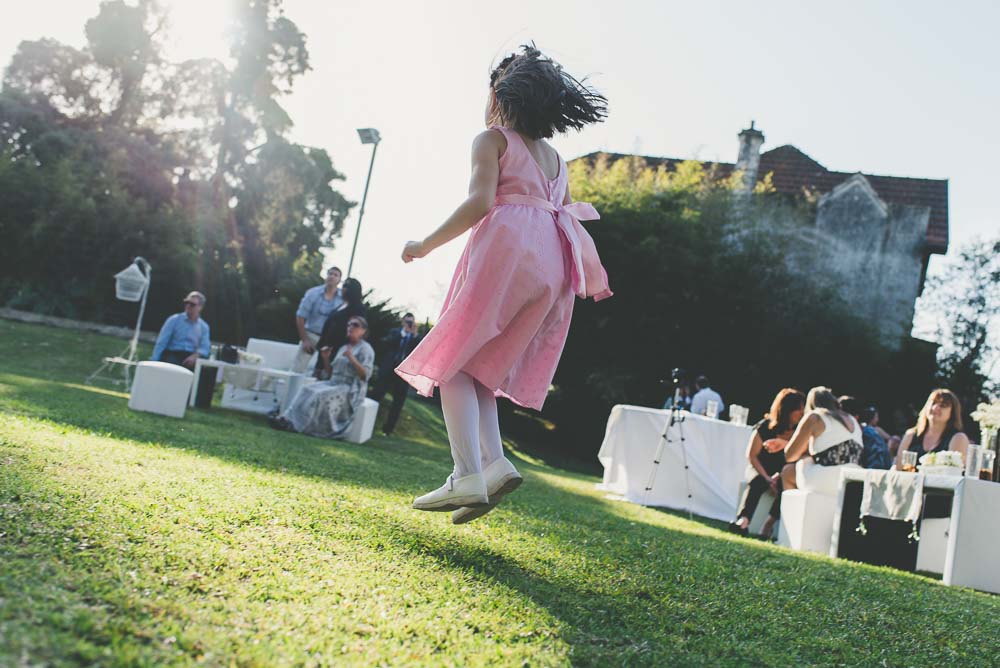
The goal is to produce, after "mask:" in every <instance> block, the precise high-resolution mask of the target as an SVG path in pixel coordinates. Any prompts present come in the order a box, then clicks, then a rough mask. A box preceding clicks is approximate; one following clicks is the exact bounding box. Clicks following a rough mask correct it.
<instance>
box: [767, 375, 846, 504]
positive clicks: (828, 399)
mask: <svg viewBox="0 0 1000 668" xmlns="http://www.w3.org/2000/svg"><path fill="white" fill-rule="evenodd" d="M863 451H864V445H863V444H862V440H861V425H860V424H858V421H857V420H855V419H854V416H852V415H850V414H849V413H847V412H846V411H844V410H843V409H842V408H841V407H840V402H839V401H837V397H836V396H835V395H834V394H833V391H831V390H830V388H828V387H814V388H812V389H811V390H809V394H808V395H806V414H805V416H804V417H803V418H802V421H801V422H799V426H798V427H796V429H795V433H794V434H793V435H792V440H790V441H789V442H788V445H787V446H786V447H785V460H786V461H787V462H788V463H787V464H785V467H784V468H783V469H782V470H781V484H782V487H783V489H784V490H785V491H788V490H790V489H796V488H799V487H800V488H802V489H808V490H812V491H816V492H821V493H823V494H828V495H830V496H834V495H836V494H837V489H838V487H839V486H840V470H841V469H842V468H843V467H845V466H853V467H858V464H859V462H860V461H861V453H862V452H863Z"/></svg>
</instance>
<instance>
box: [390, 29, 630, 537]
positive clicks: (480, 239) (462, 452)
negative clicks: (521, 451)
mask: <svg viewBox="0 0 1000 668" xmlns="http://www.w3.org/2000/svg"><path fill="white" fill-rule="evenodd" d="M606 116H607V99H606V98H605V97H604V96H603V95H601V94H600V93H598V92H597V91H595V90H594V89H593V88H590V87H589V86H586V85H585V84H583V83H581V82H580V81H577V80H576V79H574V78H573V77H572V76H570V75H569V74H568V73H566V72H565V71H563V69H562V68H561V67H560V66H559V65H558V64H557V63H555V62H553V61H552V60H551V59H550V58H547V57H545V56H544V55H542V53H541V52H539V51H538V50H537V49H536V48H535V47H534V46H533V45H531V46H523V47H522V48H521V52H520V53H516V54H512V55H510V56H508V57H506V58H504V59H503V60H502V61H501V62H500V64H499V65H498V66H497V67H496V69H494V70H493V72H492V73H491V74H490V89H489V102H488V104H487V107H486V125H487V127H488V128H489V129H488V130H486V131H485V132H482V133H480V134H479V135H478V136H477V137H476V138H475V140H474V141H473V143H472V179H471V183H470V186H469V196H468V198H467V199H466V200H465V201H464V202H463V203H462V204H461V205H460V206H459V207H458V208H457V209H456V210H455V212H454V213H453V214H452V215H451V216H450V217H449V218H448V219H447V220H446V221H445V222H444V223H443V224H442V225H441V226H440V227H439V228H438V229H436V230H435V231H434V232H432V233H431V234H430V235H429V236H428V237H427V238H425V239H424V240H423V241H410V242H408V243H407V244H406V246H405V248H404V249H403V253H402V257H403V262H412V261H413V260H414V259H417V258H422V257H424V256H426V255H427V254H428V253H430V252H431V251H433V250H434V249H435V248H437V247H439V246H442V245H443V244H446V243H448V242H449V241H451V240H452V239H454V238H455V237H457V236H459V235H461V234H462V233H463V232H465V231H466V230H468V229H469V228H472V233H471V234H470V236H469V241H468V243H467V244H466V246H465V251H464V253H463V254H462V257H461V259H460V260H459V262H458V267H456V269H455V275H454V277H453V278H452V281H451V287H450V289H449V290H448V296H447V297H446V298H445V302H444V307H443V309H442V311H441V316H440V318H439V319H438V324H437V326H435V327H434V328H433V329H432V330H431V331H430V333H428V335H427V336H426V337H425V338H424V340H423V341H422V342H421V343H420V345H419V346H417V348H416V349H415V350H414V351H413V353H412V354H411V355H410V356H409V357H407V358H406V359H405V360H404V361H403V362H402V364H400V365H399V367H398V368H397V369H396V373H398V374H399V375H400V376H401V377H402V378H403V379H405V380H406V381H407V382H408V383H409V384H410V385H412V386H413V387H414V388H415V389H416V390H417V392H419V393H420V394H422V395H424V396H431V395H432V394H433V392H434V387H435V386H440V388H441V407H442V409H443V412H444V419H445V425H446V426H447V428H448V440H449V441H450V444H451V454H452V458H453V459H454V460H455V466H454V470H453V471H452V473H451V475H449V476H448V479H447V481H446V482H445V484H444V485H443V486H441V487H440V488H438V489H436V490H434V491H433V492H430V493H428V494H425V495H423V496H421V497H418V498H417V499H416V500H415V501H414V502H413V507H414V508H416V509H418V510H433V511H454V512H453V513H452V521H453V522H454V523H455V524H462V523H464V522H468V521H470V520H472V519H475V518H477V517H481V516H482V515H485V514H486V513H488V512H489V511H490V510H492V509H493V507H494V506H495V505H496V504H497V503H498V502H499V501H500V499H501V498H503V496H504V495H506V494H508V493H509V492H511V491H513V490H514V489H516V488H517V487H518V486H519V485H520V484H521V475H520V474H519V473H518V472H517V469H516V468H514V465H513V464H511V462H510V461H509V460H508V459H507V458H505V457H504V455H503V446H502V444H501V440H500V425H499V422H498V419H497V405H496V397H498V396H500V397H507V398H508V399H510V400H511V401H513V402H514V403H516V404H519V405H521V406H525V407H528V408H534V409H536V410H540V409H541V407H542V404H543V403H544V401H545V395H546V393H547V392H548V389H549V386H550V384H551V383H552V377H553V375H554V374H555V371H556V365H557V364H558V363H559V356H560V355H561V354H562V350H563V346H564V344H565V342H566V334H567V332H568V331H569V324H570V317H571V316H572V313H573V299H574V295H576V296H578V297H581V298H586V297H593V298H594V299H595V300H601V299H604V298H606V297H610V296H611V294H612V293H611V290H610V289H609V287H608V276H607V273H606V272H605V271H604V268H603V267H602V266H601V261H600V258H599V257H598V255H597V249H596V247H595V246H594V241H593V239H592V238H591V237H590V235H589V234H588V233H587V231H586V230H585V229H584V228H583V226H582V225H581V224H580V220H596V219H597V218H598V215H597V212H596V211H595V210H594V207H592V206H591V205H589V204H585V203H582V202H576V203H574V202H573V200H572V199H571V198H570V194H569V189H568V186H567V174H566V163H565V162H564V161H563V160H562V158H561V157H560V156H559V154H558V153H557V152H556V151H555V149H553V148H552V147H551V146H549V144H548V143H546V142H545V141H544V139H547V138H550V137H552V136H553V135H554V134H555V133H557V132H559V133H562V132H566V131H568V130H569V129H571V128H572V129H575V130H580V129H582V128H583V127H584V126H586V125H589V124H591V123H597V122H600V121H602V120H604V118H605V117H606Z"/></svg>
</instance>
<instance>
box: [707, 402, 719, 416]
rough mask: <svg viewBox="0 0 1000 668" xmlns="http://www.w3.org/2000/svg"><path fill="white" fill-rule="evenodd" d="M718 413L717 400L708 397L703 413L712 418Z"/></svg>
mask: <svg viewBox="0 0 1000 668" xmlns="http://www.w3.org/2000/svg"><path fill="white" fill-rule="evenodd" d="M718 414H719V402H718V401H716V400H715V399H709V400H708V405H707V406H706V408H705V415H707V416H708V417H710V418H712V419H713V420H714V419H715V417H716V416H717V415H718Z"/></svg>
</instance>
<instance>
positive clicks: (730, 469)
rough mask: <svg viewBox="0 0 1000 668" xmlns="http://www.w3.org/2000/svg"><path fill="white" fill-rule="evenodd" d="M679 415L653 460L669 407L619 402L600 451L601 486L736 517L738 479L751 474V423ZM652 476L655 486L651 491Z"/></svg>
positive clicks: (641, 499) (642, 499) (639, 499)
mask: <svg viewBox="0 0 1000 668" xmlns="http://www.w3.org/2000/svg"><path fill="white" fill-rule="evenodd" d="M680 417H681V418H682V420H681V422H680V423H679V424H675V425H674V426H672V427H670V430H669V434H668V435H669V437H670V443H667V444H665V445H664V448H663V453H662V455H661V458H660V463H659V465H655V464H654V463H653V460H654V458H655V456H656V451H657V447H658V445H659V442H660V436H661V435H662V434H663V430H664V427H666V425H667V422H668V420H669V419H670V411H666V410H658V409H655V408H644V407H642V406H624V405H619V406H615V407H614V408H613V409H612V410H611V415H610V416H609V418H608V426H607V430H606V432H605V434H604V443H603V444H602V445H601V450H600V452H599V453H598V455H597V457H598V459H599V460H600V462H601V464H602V465H603V466H604V481H603V482H602V483H600V484H599V485H598V488H599V489H601V490H604V491H606V492H610V493H612V494H616V495H620V496H622V497H624V498H625V499H626V500H628V501H631V502H633V503H639V504H642V505H647V506H659V507H664V508H673V509H675V510H686V511H689V512H691V513H694V514H696V515H701V516H703V517H710V518H712V519H717V520H723V521H730V520H732V519H734V518H735V517H736V510H737V504H738V503H739V499H738V497H737V495H738V492H739V487H740V483H741V482H742V481H743V480H744V479H745V477H746V474H747V458H746V452H747V445H748V444H749V442H750V433H751V431H752V428H751V427H747V426H742V425H735V424H731V423H729V422H722V421H721V420H712V419H710V418H707V417H704V416H701V415H693V414H691V413H688V412H687V411H681V412H680ZM682 434H683V437H684V441H683V444H682V442H681V440H680V438H681V435H682ZM682 445H683V448H684V449H683V450H682ZM685 455H686V461H687V468H686V469H685ZM654 467H655V469H656V470H655V474H654V471H653V469H654ZM651 478H652V489H650V490H648V491H647V490H646V487H647V486H648V485H649V484H650V479H651Z"/></svg>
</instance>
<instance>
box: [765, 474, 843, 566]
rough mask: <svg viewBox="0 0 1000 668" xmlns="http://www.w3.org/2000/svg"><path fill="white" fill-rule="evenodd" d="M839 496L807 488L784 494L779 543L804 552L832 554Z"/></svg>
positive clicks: (782, 497) (782, 496)
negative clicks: (832, 540) (831, 543)
mask: <svg viewBox="0 0 1000 668" xmlns="http://www.w3.org/2000/svg"><path fill="white" fill-rule="evenodd" d="M836 514H837V497H835V496H830V495H828V494H820V493H819V492H810V491H808V490H804V489H792V490H789V491H787V492H783V493H782V495H781V523H780V528H779V529H778V545H784V546H785V547H790V548H792V549H793V550H799V551H803V552H818V553H819V554H827V555H828V554H830V540H831V538H832V536H833V518H834V515H836Z"/></svg>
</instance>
